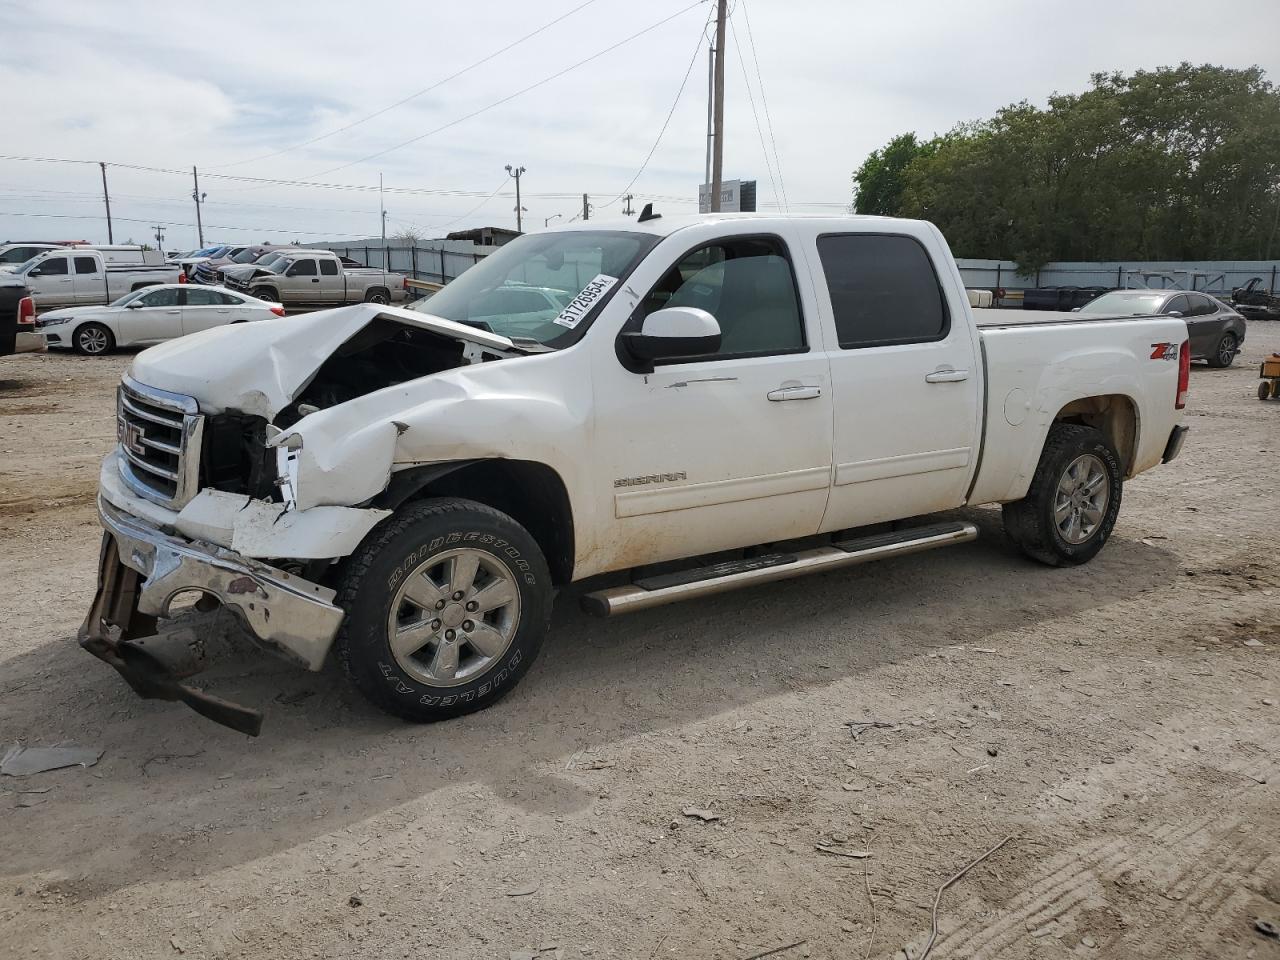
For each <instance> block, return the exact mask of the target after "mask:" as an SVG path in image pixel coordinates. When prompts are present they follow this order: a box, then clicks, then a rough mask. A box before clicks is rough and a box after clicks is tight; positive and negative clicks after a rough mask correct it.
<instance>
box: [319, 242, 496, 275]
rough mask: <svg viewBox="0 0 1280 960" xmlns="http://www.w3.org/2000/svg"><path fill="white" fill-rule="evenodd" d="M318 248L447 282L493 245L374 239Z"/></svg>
mask: <svg viewBox="0 0 1280 960" xmlns="http://www.w3.org/2000/svg"><path fill="white" fill-rule="evenodd" d="M317 248H318V249H321V250H332V251H333V252H334V253H336V254H337V255H338V256H340V257H347V258H349V259H351V260H356V261H358V262H359V263H362V264H364V265H365V266H366V267H380V268H381V269H383V270H389V271H391V272H392V273H402V274H404V275H405V276H407V277H412V278H413V279H414V280H429V281H432V282H434V283H448V282H449V281H450V280H453V279H455V278H457V277H459V276H461V275H462V274H463V273H464V272H465V271H467V270H468V269H470V268H471V267H473V266H475V265H476V264H477V263H479V262H480V261H481V260H483V259H484V258H485V257H487V256H488V255H489V254H490V253H492V252H493V251H494V250H496V249H497V248H496V247H489V246H481V245H479V244H475V243H472V242H470V241H469V240H444V241H439V240H437V241H432V242H430V243H422V244H416V245H414V246H405V245H403V244H401V245H396V244H390V243H388V244H383V243H381V242H379V241H377V240H352V241H347V242H340V243H332V244H329V243H322V244H317Z"/></svg>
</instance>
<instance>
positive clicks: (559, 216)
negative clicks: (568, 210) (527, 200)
mask: <svg viewBox="0 0 1280 960" xmlns="http://www.w3.org/2000/svg"><path fill="white" fill-rule="evenodd" d="M563 217H564V214H563V213H553V214H552V215H551V216H549V217H547V218H546V219H544V220H543V221H542V226H543V227H544V228H545V227H549V226H550V225H551V221H552V220H560V219H562V218H563Z"/></svg>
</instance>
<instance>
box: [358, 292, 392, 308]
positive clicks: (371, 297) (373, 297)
mask: <svg viewBox="0 0 1280 960" xmlns="http://www.w3.org/2000/svg"><path fill="white" fill-rule="evenodd" d="M364 302H365V303H379V304H382V305H384V306H385V305H386V304H389V303H390V302H391V294H389V293H387V291H386V290H382V289H375V290H366V291H365V295H364Z"/></svg>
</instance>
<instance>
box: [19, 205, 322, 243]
mask: <svg viewBox="0 0 1280 960" xmlns="http://www.w3.org/2000/svg"><path fill="white" fill-rule="evenodd" d="M0 217H35V218H38V219H41V220H101V219H102V218H101V217H95V216H90V215H89V214H83V213H15V212H13V211H9V210H0ZM112 219H115V220H120V221H123V222H125V223H145V224H149V225H151V226H155V225H156V224H159V225H160V226H165V227H194V226H195V224H194V223H187V222H185V221H181V220H139V219H138V218H136V217H113V218H112ZM205 226H207V227H208V228H209V229H210V230H241V231H246V232H253V233H295V234H300V233H305V234H307V235H308V236H313V237H326V236H329V235H331V234H332V233H333V231H332V230H294V229H292V228H291V227H233V226H229V225H227V224H225V223H207V224H205Z"/></svg>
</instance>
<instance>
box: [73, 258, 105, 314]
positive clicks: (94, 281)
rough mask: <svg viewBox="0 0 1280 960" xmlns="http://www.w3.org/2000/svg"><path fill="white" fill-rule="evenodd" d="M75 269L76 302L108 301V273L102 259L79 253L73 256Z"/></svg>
mask: <svg viewBox="0 0 1280 960" xmlns="http://www.w3.org/2000/svg"><path fill="white" fill-rule="evenodd" d="M71 259H72V262H73V269H74V270H75V275H74V282H73V285H74V287H75V292H76V303H107V302H108V301H109V300H110V299H111V298H110V297H109V296H108V295H107V275H106V271H105V270H104V269H103V265H102V261H101V260H99V259H98V258H97V257H90V256H86V255H84V254H77V255H76V256H74V257H72V258H71Z"/></svg>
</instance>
